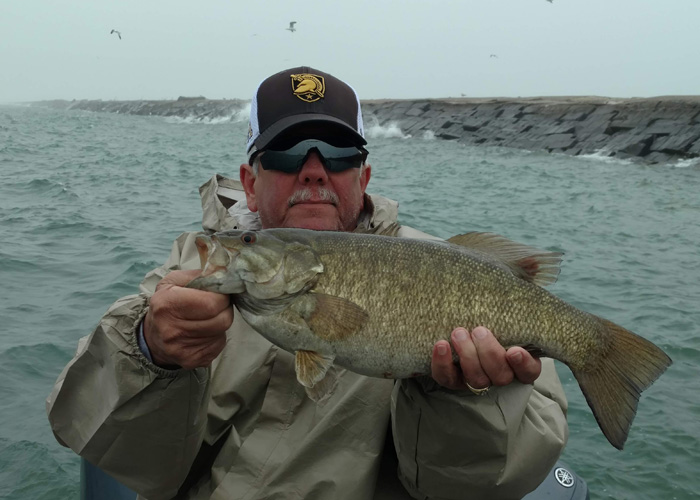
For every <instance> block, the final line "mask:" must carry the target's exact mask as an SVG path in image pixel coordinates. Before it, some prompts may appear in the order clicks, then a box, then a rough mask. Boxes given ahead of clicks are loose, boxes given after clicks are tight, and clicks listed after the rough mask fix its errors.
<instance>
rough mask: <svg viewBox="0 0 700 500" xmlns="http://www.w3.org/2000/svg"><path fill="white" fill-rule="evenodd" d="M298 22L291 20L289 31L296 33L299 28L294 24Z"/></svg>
mask: <svg viewBox="0 0 700 500" xmlns="http://www.w3.org/2000/svg"><path fill="white" fill-rule="evenodd" d="M296 23H297V22H296V21H289V28H287V30H289V31H291V32H292V33H294V32H295V31H296V30H297V29H296V28H295V27H294V25H295V24H296Z"/></svg>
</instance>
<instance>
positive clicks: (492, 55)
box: [489, 54, 498, 59]
mask: <svg viewBox="0 0 700 500" xmlns="http://www.w3.org/2000/svg"><path fill="white" fill-rule="evenodd" d="M489 57H495V58H496V59H498V56H497V55H496V54H491V55H490V56H489Z"/></svg>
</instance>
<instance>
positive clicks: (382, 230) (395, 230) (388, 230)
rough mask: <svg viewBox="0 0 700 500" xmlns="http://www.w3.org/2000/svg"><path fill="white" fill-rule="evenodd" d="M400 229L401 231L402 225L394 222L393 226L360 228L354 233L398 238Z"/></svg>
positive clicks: (381, 225)
mask: <svg viewBox="0 0 700 500" xmlns="http://www.w3.org/2000/svg"><path fill="white" fill-rule="evenodd" d="M399 229H401V224H399V223H398V222H392V223H391V224H379V225H377V226H374V227H369V228H367V227H362V228H361V227H358V228H357V229H355V231H353V232H354V233H361V234H376V235H379V236H398V235H399Z"/></svg>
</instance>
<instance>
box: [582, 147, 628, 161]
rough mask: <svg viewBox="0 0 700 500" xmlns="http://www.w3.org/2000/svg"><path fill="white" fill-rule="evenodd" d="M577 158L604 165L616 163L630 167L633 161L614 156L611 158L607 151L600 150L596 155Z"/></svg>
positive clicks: (591, 154) (590, 154)
mask: <svg viewBox="0 0 700 500" xmlns="http://www.w3.org/2000/svg"><path fill="white" fill-rule="evenodd" d="M577 158H583V159H584V160H595V161H600V162H603V163H615V164H617V165H630V164H632V160H630V159H623V158H615V157H614V156H609V155H608V152H607V151H605V150H602V149H601V150H598V151H596V152H595V153H589V154H585V155H578V156H577Z"/></svg>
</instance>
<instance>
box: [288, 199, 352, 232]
mask: <svg viewBox="0 0 700 500" xmlns="http://www.w3.org/2000/svg"><path fill="white" fill-rule="evenodd" d="M284 222H285V223H284V225H285V227H297V228H301V229H314V230H316V231H342V230H343V227H342V224H341V223H340V218H339V217H338V210H337V209H336V207H335V206H333V205H325V204H299V205H294V206H293V207H292V208H290V209H289V212H288V213H287V217H286V219H285V221H284Z"/></svg>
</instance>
